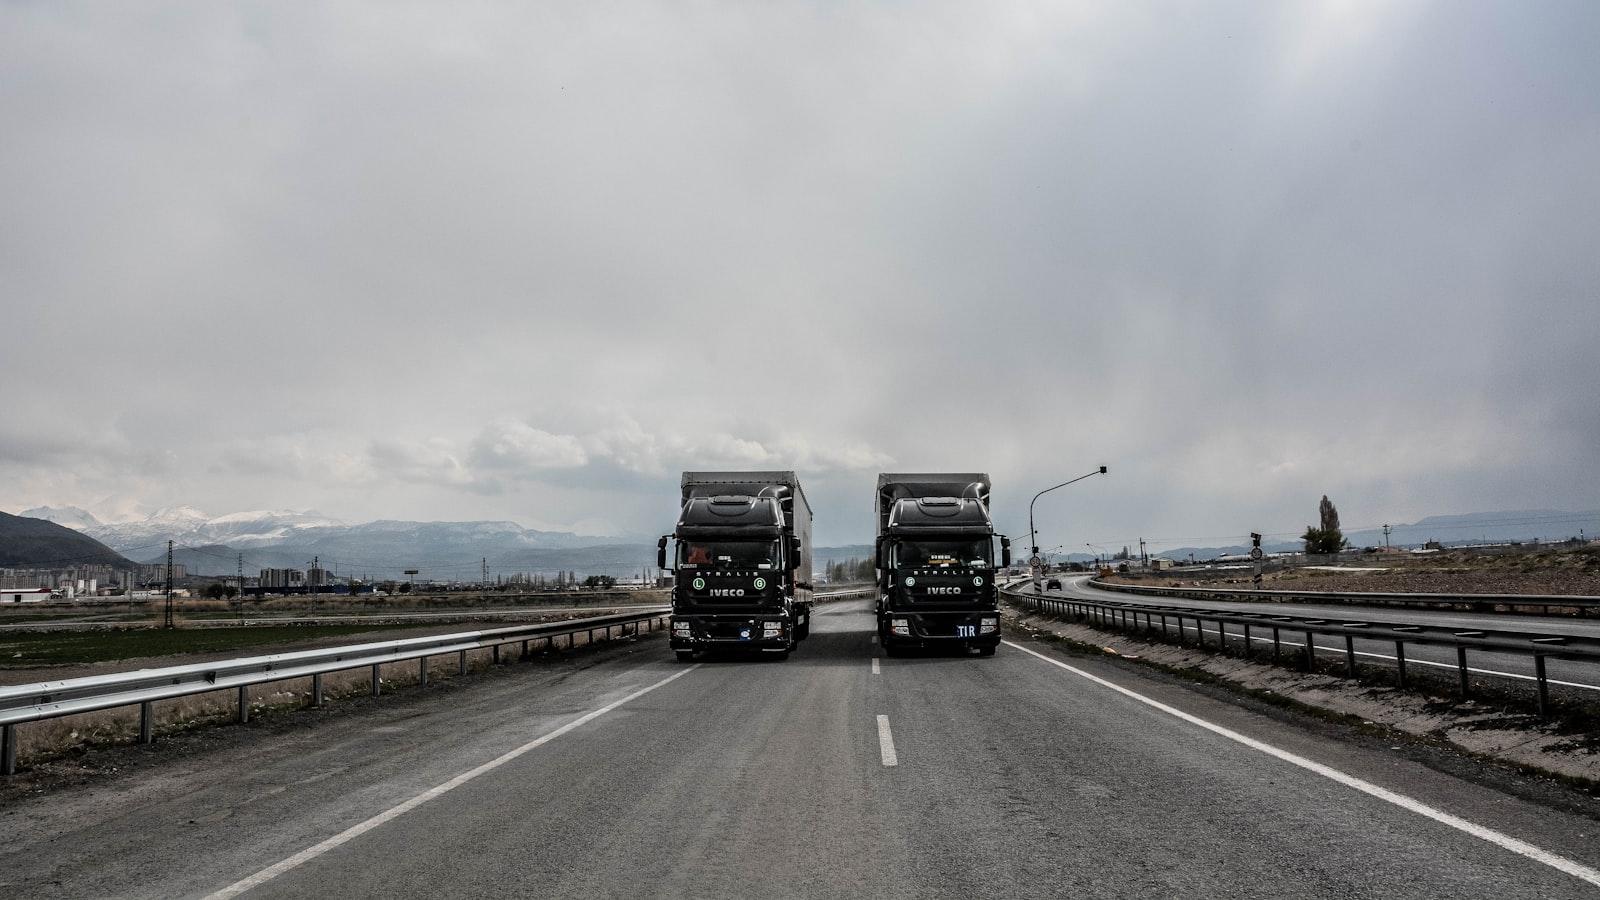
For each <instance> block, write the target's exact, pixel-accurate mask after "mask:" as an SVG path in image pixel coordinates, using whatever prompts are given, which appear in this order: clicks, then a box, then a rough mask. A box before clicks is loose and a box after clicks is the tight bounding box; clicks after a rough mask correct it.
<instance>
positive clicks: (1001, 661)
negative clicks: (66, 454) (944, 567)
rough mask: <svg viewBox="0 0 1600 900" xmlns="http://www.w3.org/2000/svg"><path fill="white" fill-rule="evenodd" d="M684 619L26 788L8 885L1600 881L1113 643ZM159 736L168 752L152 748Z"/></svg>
mask: <svg viewBox="0 0 1600 900" xmlns="http://www.w3.org/2000/svg"><path fill="white" fill-rule="evenodd" d="M879 657H881V653H879V652H878V651H877V648H876V646H875V644H874V641H873V630H872V620H871V615H870V604H869V603H867V602H865V601H847V602H841V603H835V604H830V605H827V606H823V607H819V608H818V610H817V614H816V619H815V623H814V626H813V631H812V636H811V638H810V639H809V640H808V641H806V642H805V644H803V645H802V647H801V649H800V651H799V652H798V653H796V654H795V655H794V656H792V657H791V658H790V659H789V660H788V661H787V662H776V661H771V660H740V659H725V660H709V661H704V662H696V663H692V664H682V663H678V662H676V661H675V660H673V659H672V657H671V655H670V654H669V653H668V651H667V647H666V644H665V642H664V641H663V640H661V639H660V637H659V636H649V637H641V638H640V639H639V640H638V641H637V642H635V643H633V644H631V645H629V646H626V647H624V648H619V649H615V650H603V651H599V652H597V653H595V654H593V655H591V656H586V657H578V658H575V659H573V660H569V661H565V662H556V663H547V664H539V663H532V664H517V665H511V666H506V667H503V668H502V669H501V670H498V671H496V672H494V673H492V674H490V675H487V676H482V677H475V678H471V679H468V680H467V682H466V683H462V684H460V685H451V684H450V683H449V682H445V683H443V684H440V685H437V686H435V687H432V688H429V689H427V690H425V691H413V692H410V693H409V694H404V695H401V696H397V697H393V698H389V699H388V701H387V702H385V701H383V700H380V701H377V702H373V703H363V704H358V705H356V706H355V708H349V707H347V708H345V709H343V710H336V711H331V712H328V713H326V714H315V715H312V714H308V715H307V716H305V717H304V720H303V721H301V722H300V723H299V724H296V725H295V726H294V727H287V728H286V727H283V726H282V725H279V726H272V725H270V724H253V725H251V726H245V727H240V728H235V729H219V731H226V732H227V739H223V740H217V741H214V742H212V743H211V744H208V745H205V746H202V747H198V748H194V747H191V748H190V750H189V751H187V752H177V749H176V748H173V747H168V748H166V753H165V757H163V748H162V747H161V746H160V745H158V746H157V747H156V748H155V749H153V750H151V751H148V753H149V754H150V757H149V759H148V760H147V761H146V762H145V763H142V764H141V765H139V766H138V767H136V771H133V772H130V773H129V774H126V775H118V776H112V777H110V778H107V779H104V780H101V781H98V782H94V783H91V784H89V785H85V786H81V787H76V788H66V789H63V790H59V791H55V792H52V793H50V794H47V795H41V796H38V797H31V798H27V799H23V800H19V801H15V802H12V803H10V804H8V805H7V806H6V807H3V808H0V831H3V832H4V833H6V834H7V835H8V838H7V840H6V841H5V842H4V843H3V844H0V895H6V896H17V897H30V898H44V897H86V896H91V897H92V896H130V897H162V898H166V897H206V896H237V895H243V896H247V897H304V896H310V895H323V896H338V897H395V896H409V895H421V894H424V893H428V894H435V895H451V896H487V895H496V896H503V895H539V896H555V897H566V896H582V897H636V896H667V897H756V896H811V897H850V898H853V900H859V898H861V897H946V896H965V897H1044V896H1070V897H1139V896H1149V897H1207V898H1211V897H1272V898H1302V897H1328V898H1334V897H1337V898H1348V897H1408V898H1409V897H1441V898H1442V897H1448V898H1452V900H1459V898H1470V897H1485V898H1490V897H1492V898H1522V897H1578V896H1600V887H1597V885H1600V872H1596V871H1595V868H1594V867H1596V866H1597V865H1600V841H1596V840H1595V835H1596V834H1597V833H1600V821H1596V820H1594V819H1591V818H1586V817H1584V816H1582V815H1578V814H1575V813H1572V812H1565V811H1560V810H1556V809H1552V808H1550V807H1547V806H1544V805H1540V804H1536V803H1533V802H1530V801H1528V800H1524V799H1521V798H1519V797H1518V796H1515V795H1513V794H1510V793H1506V792H1504V791H1502V790H1500V789H1498V788H1497V787H1494V786H1492V785H1491V784H1489V783H1487V782H1485V783H1480V782H1478V781H1467V780H1463V779H1461V778H1457V777H1455V776H1452V775H1449V774H1445V773H1444V772H1442V771H1439V770H1437V769H1436V768H1434V767H1430V766H1428V765H1425V764H1424V763H1423V762H1420V761H1415V760H1413V759H1412V758H1411V757H1409V756H1408V755H1406V754H1403V753H1396V752H1391V751H1389V750H1387V749H1386V748H1380V747H1373V746H1370V745H1369V744H1368V743H1367V742H1361V741H1354V740H1345V739H1342V738H1339V737H1338V736H1336V735H1332V734H1330V732H1329V730H1328V728H1325V727H1324V728H1313V727H1311V726H1309V725H1302V724H1297V723H1296V722H1294V721H1286V720H1284V719H1281V718H1278V717H1276V716H1273V715H1269V714H1266V713H1263V712H1256V711H1251V710H1249V709H1247V708H1245V707H1243V706H1239V705H1235V704H1233V703H1230V702H1227V701H1225V700H1223V699H1218V698H1214V697H1212V696H1209V695H1207V694H1205V693H1202V692H1199V691H1197V690H1196V689H1194V688H1193V687H1192V686H1189V685H1187V684H1185V683H1183V682H1181V681H1178V680H1175V679H1172V678H1170V677H1168V676H1165V675H1160V674H1156V673H1148V672H1141V671H1138V670H1136V669H1132V668H1129V667H1127V666H1126V665H1124V664H1119V663H1117V662H1116V661H1114V660H1103V659H1099V658H1080V657H1074V656H1070V655H1065V654H1061V653H1058V652H1057V651H1055V650H1053V649H1050V648H1049V646H1048V645H1044V644H1036V643H1032V642H1029V643H1026V644H1015V643H1008V644H1006V645H1003V646H1002V647H1001V648H1000V652H999V653H998V654H997V655H996V656H994V657H988V658H984V657H976V656H940V655H930V656H918V657H907V658H894V659H889V658H879ZM139 752H140V753H145V752H147V751H139Z"/></svg>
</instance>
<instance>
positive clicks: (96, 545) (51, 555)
mask: <svg viewBox="0 0 1600 900" xmlns="http://www.w3.org/2000/svg"><path fill="white" fill-rule="evenodd" d="M80 565H107V566H114V567H116V568H119V569H125V568H129V567H131V566H132V565H133V563H132V562H130V561H129V560H127V559H125V558H123V557H122V555H121V554H119V553H117V552H116V551H115V550H112V549H111V548H110V547H107V546H106V545H105V544H102V543H100V542H99V541H97V540H95V539H94V538H92V537H89V536H88V535H86V534H83V533H81V532H78V531H75V530H73V529H71V528H67V527H65V526H62V525H58V524H56V523H55V522H47V521H45V520H43V519H37V518H32V517H28V516H13V515H9V514H7V513H3V512H0V567H12V566H15V567H17V568H33V567H35V566H44V567H57V566H59V567H63V568H64V567H67V566H80Z"/></svg>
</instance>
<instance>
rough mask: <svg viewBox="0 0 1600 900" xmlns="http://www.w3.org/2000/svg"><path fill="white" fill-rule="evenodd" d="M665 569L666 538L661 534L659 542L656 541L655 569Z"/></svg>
mask: <svg viewBox="0 0 1600 900" xmlns="http://www.w3.org/2000/svg"><path fill="white" fill-rule="evenodd" d="M666 567H667V536H666V535H664V534H663V535H662V536H661V540H659V541H656V568H658V569H665V568H666Z"/></svg>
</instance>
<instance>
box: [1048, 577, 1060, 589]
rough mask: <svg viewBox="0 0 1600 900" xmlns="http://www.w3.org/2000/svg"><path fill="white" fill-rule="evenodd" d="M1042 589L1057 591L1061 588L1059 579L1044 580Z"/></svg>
mask: <svg viewBox="0 0 1600 900" xmlns="http://www.w3.org/2000/svg"><path fill="white" fill-rule="evenodd" d="M1044 589H1045V590H1047V591H1059V590H1061V579H1059V578H1052V579H1050V580H1049V581H1046V582H1045V583H1044Z"/></svg>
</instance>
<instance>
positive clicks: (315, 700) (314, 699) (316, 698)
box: [311, 672, 322, 706]
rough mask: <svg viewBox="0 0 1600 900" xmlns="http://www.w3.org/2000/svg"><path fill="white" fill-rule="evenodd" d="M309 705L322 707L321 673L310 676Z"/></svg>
mask: <svg viewBox="0 0 1600 900" xmlns="http://www.w3.org/2000/svg"><path fill="white" fill-rule="evenodd" d="M311 705H312V706H321V705H322V673H321V672H318V673H317V674H315V675H313V676H311Z"/></svg>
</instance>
